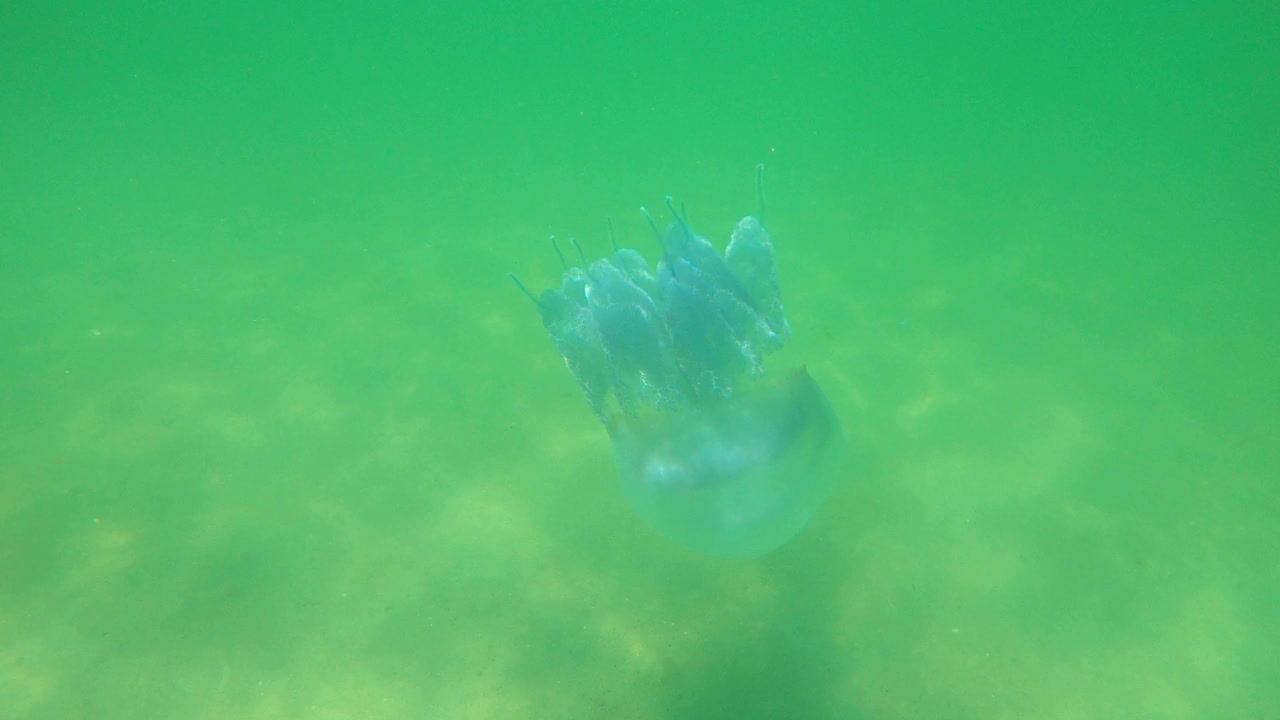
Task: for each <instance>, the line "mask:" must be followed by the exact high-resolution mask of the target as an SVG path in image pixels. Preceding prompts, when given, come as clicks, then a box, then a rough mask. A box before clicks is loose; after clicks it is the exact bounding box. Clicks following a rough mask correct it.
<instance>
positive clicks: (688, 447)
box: [511, 185, 841, 559]
mask: <svg viewBox="0 0 1280 720" xmlns="http://www.w3.org/2000/svg"><path fill="white" fill-rule="evenodd" d="M758 189H759V191H760V213H759V215H760V217H753V216H747V217H746V218H743V220H742V221H740V222H739V223H738V225H737V227H736V228H735V229H734V231H733V235H732V239H731V240H730V243H729V246H728V249H727V250H726V251H725V253H723V254H722V253H721V252H720V251H718V250H716V248H715V246H714V245H712V244H711V242H710V241H709V240H707V239H706V238H704V237H702V236H700V235H698V234H697V233H696V232H694V230H693V229H692V228H691V227H690V225H689V222H688V219H687V218H686V217H684V216H683V214H682V213H678V212H676V210H675V208H674V206H673V205H672V203H671V201H670V198H668V200H667V208H668V209H669V211H670V212H671V214H672V216H673V217H674V218H675V222H674V223H673V224H672V225H671V227H670V228H668V230H667V232H666V233H665V234H663V233H660V232H658V229H657V225H656V223H654V221H653V218H652V217H650V216H649V214H648V213H647V212H646V213H644V214H645V217H646V219H648V220H649V224H650V225H651V226H652V227H653V228H654V232H655V234H657V235H658V237H659V241H660V243H661V245H662V249H663V257H662V259H661V261H660V262H659V264H658V266H657V270H656V272H654V271H653V270H651V269H650V266H649V263H648V261H647V260H645V259H644V257H643V255H641V254H640V253H638V252H636V251H635V250H630V249H626V248H621V249H619V248H616V247H615V249H614V253H613V256H612V257H610V258H602V259H599V260H596V261H594V262H590V263H588V262H587V259H586V257H585V254H584V253H583V252H582V249H581V246H580V245H578V244H577V243H576V242H575V243H574V246H575V248H577V249H578V255H579V257H580V259H581V261H582V267H571V266H570V265H569V264H568V263H567V262H566V261H565V258H564V255H563V254H562V253H560V250H559V247H558V246H556V245H555V244H554V238H553V240H552V242H553V247H554V248H555V249H556V253H557V254H558V255H560V260H561V264H562V265H563V266H564V268H565V271H564V275H563V278H562V282H561V286H560V288H559V289H554V288H553V289H550V290H546V291H544V292H543V293H542V294H541V295H540V296H535V295H534V294H533V293H531V292H529V290H528V289H527V288H526V287H525V286H524V284H523V283H521V282H520V280H519V279H518V278H516V277H515V276H514V275H513V276H511V277H512V279H513V280H514V281H515V282H516V284H517V285H518V286H519V287H520V289H521V291H523V292H524V293H525V294H526V295H528V296H529V298H530V299H532V300H533V302H534V303H535V304H536V305H537V306H538V309H539V312H540V314H541V315H542V321H543V326H544V327H545V328H546V330H547V333H548V334H549V335H550V336H551V338H552V340H553V341H554V342H555V345H556V348H557V349H558V350H559V351H560V353H561V356H562V357H563V358H564V361H565V366H566V367H568V368H569V370H570V372H572V373H573V375H574V377H575V378H577V380H578V382H579V384H580V385H581V386H582V388H583V391H584V393H585V394H586V396H587V400H588V402H589V403H590V404H591V407H592V409H593V410H594V411H595V413H596V416H597V417H598V418H599V419H600V420H601V422H602V423H603V424H604V426H605V428H606V429H607V430H608V432H609V437H610V439H611V441H612V443H613V449H614V455H615V457H616V459H617V463H618V470H619V475H620V476H621V479H622V484H623V488H624V490H625V493H626V496H627V498H628V500H629V501H630V503H631V505H632V507H633V508H634V509H635V511H636V513H637V514H638V515H639V516H640V517H641V518H643V519H644V520H645V521H647V522H648V523H649V524H650V525H652V526H653V527H654V528H655V529H657V530H658V531H659V532H661V533H663V534H664V535H666V536H668V537H670V538H672V539H674V540H676V541H678V542H680V543H683V544H684V545H686V546H688V547H691V548H693V549H695V550H699V551H701V552H704V553H707V554H710V555H715V556H719V557H727V558H741V559H749V558H754V557H758V556H759V555H762V554H764V553H767V552H769V551H770V550H773V549H774V548H777V547H778V546H780V545H782V544H783V543H785V542H786V541H788V540H789V539H791V537H793V536H794V535H795V534H796V533H798V532H799V531H800V530H801V529H802V528H804V526H805V525H806V524H807V523H808V521H809V519H810V518H811V517H812V516H813V514H814V513H815V512H816V511H817V510H818V508H819V506H820V505H821V504H822V502H823V501H824V500H825V499H826V497H827V495H828V494H829V492H830V490H831V487H832V485H833V484H834V482H835V481H836V479H837V477H838V472H837V471H836V467H835V465H836V462H837V456H838V453H839V449H840V445H841V431H840V424H839V421H838V420H837V419H836V417H835V414H834V413H833V412H832V410H831V406H830V403H828V402H827V399H826V397H825V396H824V395H823V393H822V390H821V389H820V388H819V387H818V384H817V383H816V382H815V381H814V380H813V378H812V377H810V376H809V373H808V371H807V370H806V369H805V368H803V367H801V368H799V369H796V370H792V371H789V372H785V373H782V374H778V375H770V374H767V373H766V372H765V367H764V356H765V355H766V354H768V353H771V352H773V351H774V350H777V349H778V348H780V347H782V346H783V344H785V343H786V341H787V340H788V339H789V338H790V336H791V326H790V324H789V323H788V321H787V318H786V313H785V311H784V308H783V305H782V297H781V292H780V289H779V283H778V268H777V260H776V255H775V251H774V246H773V240H772V238H771V237H770V235H769V232H768V231H767V230H766V229H765V227H764V223H763V221H762V220H761V219H760V218H761V217H762V216H763V207H764V192H763V185H760V186H759V187H758Z"/></svg>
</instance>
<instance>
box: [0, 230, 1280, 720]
mask: <svg viewBox="0 0 1280 720" xmlns="http://www.w3.org/2000/svg"><path fill="white" fill-rule="evenodd" d="M516 232H517V231H515V230H513V231H512V234H516ZM347 252H350V253H351V255H350V256H343V257H342V258H339V259H337V260H334V261H333V262H334V263H335V266H342V267H343V268H344V271H343V272H325V271H324V270H323V269H322V268H316V269H313V270H312V271H310V272H307V273H303V275H302V277H298V276H297V275H296V274H293V273H292V271H295V270H296V269H297V266H296V265H291V264H290V260H289V259H288V258H279V257H277V258H265V259H259V261H257V262H255V263H253V264H252V265H247V264H246V265H240V264H238V263H235V262H231V263H230V265H228V266H223V267H216V268H213V269H207V270H189V271H187V274H186V276H185V277H184V278H181V279H175V280H174V284H173V286H172V287H163V286H161V287H151V288H148V289H131V288H129V287H127V286H125V285H121V286H120V287H116V288H114V289H113V290H110V291H108V292H106V293H105V294H106V295H107V296H114V297H116V298H117V299H118V302H117V303H115V304H114V306H113V305H112V304H111V303H105V304H104V303H103V301H102V297H103V290H102V288H101V286H100V285H96V284H94V283H92V282H89V280H90V279H91V278H89V277H88V273H89V272H90V270H91V268H88V267H80V268H78V269H73V270H71V271H69V272H70V275H69V276H65V277H60V278H50V283H55V281H56V292H55V291H52V290H40V289H39V285H38V283H35V284H33V285H31V286H30V287H28V288H26V289H24V290H22V291H21V292H22V293H25V294H22V295H21V296H20V297H16V296H14V297H10V298H8V300H12V301H14V302H9V303H6V307H7V308H10V309H11V310H10V312H11V313H12V312H14V311H13V310H12V309H13V308H18V307H29V306H30V303H31V302H33V301H35V300H45V301H48V302H52V303H55V304H56V308H55V312H53V313H51V314H52V315H53V316H56V317H58V318H59V322H58V323H56V324H55V325H54V326H53V327H50V328H48V329H47V332H45V333H43V334H41V335H39V336H32V337H29V338H28V340H27V342H26V343H25V344H22V345H21V346H19V347H18V348H17V350H16V356H15V357H16V358H17V359H16V361H15V363H16V368H17V370H16V372H17V373H18V378H19V381H20V382H21V384H22V387H23V389H22V390H20V391H18V392H17V393H15V399H14V402H13V404H8V406H7V407H6V409H5V410H4V411H3V419H4V430H5V433H4V438H3V440H2V441H0V442H2V443H3V455H4V457H5V458H6V459H5V461H4V462H3V463H0V473H3V477H2V478H0V528H2V529H0V533H2V536H0V537H2V540H3V543H2V544H0V547H3V548H4V557H3V564H2V565H0V578H2V580H3V582H2V584H0V707H3V708H4V709H5V710H4V712H3V713H2V714H3V715H4V716H5V717H10V718H15V719H26V718H55V717H62V718H69V717H102V718H108V717H120V718H133V717H165V718H211V719H212V718H218V719H223V718H229V717H235V718H246V719H254V718H281V717H292V718H316V719H320V718H404V717H427V718H450V719H467V720H471V719H474V720H489V719H494V720H497V719H502V720H507V719H509V718H550V717H564V718H589V717H609V718H675V717H680V718H685V717H688V718H695V717H699V718H718V717H724V718H782V717H794V718H810V717H814V718H816V717H832V718H834V717H842V718H851V717H867V718H878V719H887V718H903V719H912V720H916V719H918V718H925V717H947V718H982V719H983V720H992V719H998V718H1008V719H1009V720H1013V719H1015V718H1017V719H1022V718H1030V717H1034V718H1041V719H1045V720H1057V719H1063V720H1067V719H1070V720H1084V719H1089V720H1094V719H1097V718H1120V717H1149V718H1206V717H1262V716H1261V715H1258V714H1256V712H1253V711H1254V710H1257V709H1258V708H1275V707H1276V706H1275V704H1274V698H1273V697H1272V696H1271V695H1272V693H1273V690H1264V689H1262V688H1264V687H1265V684H1264V683H1263V682H1262V680H1263V679H1265V678H1266V677H1268V676H1269V673H1272V672H1273V670H1267V669H1266V668H1267V667H1268V666H1269V664H1270V663H1272V662H1273V661H1272V660H1271V658H1272V657H1273V655H1274V652H1273V650H1274V647H1275V640H1276V637H1277V635H1276V630H1277V621H1276V619H1275V617H1274V612H1273V608H1274V604H1273V603H1271V602H1269V601H1268V599H1267V598H1268V597H1269V595H1268V593H1270V592H1273V591H1274V588H1275V587H1276V585H1277V581H1278V580H1280V578H1277V569H1276V565H1275V563H1270V564H1268V563H1262V564H1259V563H1257V562H1254V560H1253V559H1252V558H1255V557H1256V556H1257V555H1258V553H1260V552H1273V551H1274V550H1275V538H1274V536H1273V535H1272V533H1273V527H1274V517H1273V516H1272V515H1270V514H1269V512H1268V508H1270V509H1272V510H1274V506H1275V501H1274V498H1273V495H1274V489H1273V488H1271V487H1270V483H1271V482H1272V481H1273V480H1274V476H1273V475H1268V473H1270V472H1271V471H1272V470H1273V469H1274V468H1272V469H1271V470H1268V469H1267V466H1266V465H1264V464H1262V463H1259V462H1255V461H1252V460H1251V458H1256V457H1259V453H1260V452H1262V448H1263V447H1264V445H1262V443H1263V442H1264V441H1267V440H1270V441H1274V440H1275V438H1274V437H1270V438H1258V437H1252V438H1251V437H1245V438H1239V439H1236V440H1234V441H1233V440H1230V439H1228V438H1226V437H1223V436H1221V435H1214V434H1212V433H1210V432H1208V431H1209V430H1210V429H1211V428H1212V427H1213V426H1214V422H1215V418H1214V417H1213V416H1212V415H1211V412H1212V411H1209V410H1205V409H1203V408H1201V407H1199V406H1197V405H1196V404H1195V403H1193V402H1192V399H1194V398H1193V397H1192V395H1189V394H1188V393H1187V392H1183V391H1180V390H1170V389H1169V388H1170V387H1175V388H1176V387H1178V386H1177V385H1176V383H1174V382H1173V380H1175V379H1177V378H1181V377H1183V376H1184V375H1185V374H1186V373H1188V372H1189V371H1188V367H1187V366H1185V365H1183V364H1180V363H1190V364H1191V365H1194V364H1195V362H1196V361H1197V359H1198V358H1197V353H1198V352H1200V351H1198V350H1197V349H1196V348H1198V347H1200V346H1201V343H1202V342H1206V341H1208V340H1211V338H1201V337H1197V336H1196V335H1195V334H1194V333H1196V332H1197V331H1198V330H1197V329H1196V328H1194V327H1186V328H1179V327H1170V326H1165V325H1162V324H1161V323H1160V322H1154V321H1144V320H1141V319H1131V320H1129V321H1128V322H1127V326H1126V327H1125V328H1124V332H1123V333H1120V339H1117V336H1116V335H1108V336H1106V342H1102V341H1098V340H1094V339H1091V338H1097V337H1098V333H1099V332H1100V331H1101V330H1100V328H1099V326H1097V325H1094V324H1091V323H1094V322H1095V321H1097V320H1098V318H1097V317H1091V316H1089V315H1087V314H1086V315H1084V316H1078V315H1077V316H1075V321H1074V323H1067V322H1062V320H1063V318H1066V317H1069V316H1071V313H1074V312H1077V310H1071V309H1062V308H1060V307H1059V305H1061V304H1065V305H1067V306H1078V303H1077V300H1078V299H1076V298H1071V297H1065V298H1064V297H1063V295H1062V294H1063V293H1064V292H1070V289H1069V288H1064V287H1061V286H1059V285H1057V284H1055V283H1054V282H1052V281H1051V280H1049V279H1047V278H1048V276H1049V274H1048V273H1047V272H1046V268H1045V266H1044V265H1042V264H1041V263H1042V262H1043V259H1041V258H1038V257H1037V255H1036V251H1035V250H1034V248H1032V249H1027V250H1024V251H1021V252H1019V253H1014V254H1013V255H1012V256H1010V255H1007V254H1000V253H995V254H993V255H991V256H987V257H976V258H974V259H973V260H972V261H971V262H970V263H969V265H968V266H967V267H965V268H962V269H961V270H960V271H957V270H956V269H955V268H940V267H929V266H926V265H922V266H919V267H915V268H911V269H910V272H911V273H912V274H913V275H915V276H916V277H919V278H922V279H923V280H924V282H922V283H920V284H919V285H918V286H917V287H913V288H911V289H905V288H904V289H899V290H898V291H896V292H895V294H893V295H890V296H882V297H867V296H865V295H861V294H860V293H859V292H857V289H856V288H850V287H849V285H848V283H847V282H845V281H844V279H843V278H841V277H838V276H837V275H835V274H834V273H830V272H826V271H824V268H823V266H822V264H821V259H820V258H818V257H816V256H804V255H801V254H800V252H799V251H796V250H794V249H790V250H787V251H784V256H783V258H784V259H783V264H784V274H785V271H789V272H790V273H791V276H792V277H796V276H807V277H811V278H813V279H812V281H811V282H809V283H806V284H805V286H804V288H803V290H796V291H794V292H792V293H791V294H790V296H789V297H790V299H791V302H792V308H794V309H793V313H794V316H795V317H794V321H795V325H796V327H797V328H808V329H809V330H808V332H807V333H804V337H802V338H800V339H799V342H798V343H797V345H798V347H797V348H795V349H794V350H791V351H789V352H792V353H794V355H793V356H789V357H788V358H787V360H789V361H796V362H800V361H807V362H808V364H809V367H810V370H811V372H812V373H813V374H814V375H815V376H816V377H819V378H821V380H822V382H823V383H824V385H825V386H826V387H827V388H828V392H829V394H830V395H831V399H832V402H833V404H834V405H835V406H836V409H837V412H839V413H840V414H841V416H842V417H843V418H844V420H845V423H846V425H847V430H848V432H849V434H850V437H851V441H850V449H849V458H848V463H847V470H846V472H847V474H848V480H847V481H846V482H845V483H844V485H843V486H842V487H841V488H840V489H839V490H838V491H837V493H836V495H835V496H834V497H833V498H832V500H831V501H830V503H829V505H828V506H827V507H826V508H825V509H824V510H823V511H822V512H821V513H820V514H819V516H818V518H817V519H816V520H815V521H814V523H813V524H812V525H811V527H810V528H809V529H808V530H806V531H805V532H804V533H802V534H801V535H800V536H799V537H798V538H797V539H796V540H794V541H793V542H792V543H791V544H789V545H788V546H786V547H784V548H783V549H781V550H780V551H778V552H776V553H773V554H771V555H769V556H767V557H765V558H764V559H762V560H759V561H756V562H751V563H734V562H725V561H717V560H711V559H704V558H700V557H697V556H694V555H692V554H690V553H688V552H686V551H684V550H682V549H681V548H679V547H677V546H675V545H672V544H670V543H668V542H666V541H665V540H662V539H660V538H658V537H656V536H655V535H654V534H653V533H651V532H650V531H649V530H648V529H647V528H646V527H645V526H643V525H642V524H641V523H640V522H639V521H638V520H637V519H635V518H634V517H632V515H631V514H630V513H629V511H628V509H627V507H626V505H625V503H624V501H623V499H622V496H621V492H620V489H619V488H618V487H617V486H616V484H615V481H614V477H613V469H612V467H611V465H610V463H611V459H610V455H609V448H608V443H607V440H606V438H605V437H604V434H603V431H602V430H600V428H599V426H598V424H597V423H596V421H595V420H594V418H592V416H591V413H590V412H589V410H588V408H587V407H586V404H585V402H584V401H583V400H582V398H581V397H580V395H579V393H578V390H577V387H576V386H575V384H574V383H573V380H572V379H571V377H570V376H569V374H568V373H567V372H565V371H564V368H563V367H561V366H560V362H559V359H558V358H557V357H555V353H554V351H553V349H552V348H551V346H550V343H549V341H547V340H546V339H545V338H544V337H543V336H542V333H541V329H540V328H539V327H538V323H537V318H536V316H535V313H533V312H532V310H531V308H529V307H528V305H527V301H526V300H524V299H523V298H521V297H519V296H518V294H517V293H515V292H514V291H510V290H508V289H507V288H505V286H501V285H500V284H499V283H501V282H502V270H503V267H502V263H503V262H505V260H504V259H503V258H500V257H498V255H499V253H496V252H495V253H493V255H494V256H493V257H489V256H488V255H487V254H486V253H480V254H479V256H477V257H476V258H475V259H473V260H472V262H474V263H476V264H477V265H475V266H473V267H470V268H468V272H469V273H471V274H472V275H473V276H478V277H492V278H494V279H495V280H494V286H493V287H492V288H490V287H488V286H484V287H480V288H475V289H472V290H469V291H466V292H470V293H471V294H470V295H464V297H469V299H470V302H459V301H458V296H457V294H455V293H453V292H449V291H448V288H450V285H449V284H448V283H447V282H446V280H447V277H448V273H449V272H450V268H451V267H456V263H454V262H452V260H451V258H450V257H449V256H448V255H447V252H449V251H448V250H441V249H438V248H432V247H431V246H429V245H427V246H418V247H414V248H407V247H405V246H397V247H396V248H392V249H389V248H382V249H380V250H379V251H377V252H373V253H370V254H367V255H362V254H361V253H360V252H359V251H357V250H349V251H347ZM452 252H455V253H459V252H462V251H460V250H457V249H454V250H453V251H452ZM552 267H553V269H554V266H552ZM317 275H319V276H321V279H322V280H323V281H322V282H316V280H317V277H316V276H317ZM784 280H785V278H784ZM85 287H93V288H95V290H94V291H92V292H90V291H89V290H85V289H83V288H85ZM452 287H454V288H456V287H457V285H456V284H455V285H453V286H452ZM498 287H502V288H503V290H504V291H506V292H505V293H504V292H499V291H498V290H496V288H498ZM77 288H81V289H77ZM193 288H197V289H196V290H193ZM7 292H8V293H10V295H17V294H18V293H19V292H20V291H19V290H15V289H12V288H10V289H9V290H7ZM169 296H172V297H173V298H177V299H181V300H182V301H183V308H182V309H181V310H174V311H173V312H172V314H169V315H165V314H157V312H156V311H151V314H150V315H149V316H147V317H144V316H143V314H142V313H140V312H139V311H138V309H137V308H138V306H139V304H142V305H146V306H147V307H152V308H155V307H161V306H163V305H164V304H165V298H166V297H169ZM18 300H21V301H22V302H21V303H18V302H17V301H18ZM1046 319H1047V320H1046ZM1046 323H1048V324H1046ZM1054 323H1056V325H1055V324H1054ZM1204 381H1205V382H1206V383H1210V384H1212V383H1214V382H1215V380H1214V379H1213V378H1205V380H1204ZM1201 392H1203V393H1207V394H1211V393H1212V392H1213V389H1212V388H1207V389H1203V390H1196V391H1195V393H1201ZM1231 442H1235V443H1237V444H1236V445H1231V444H1229V443H1231ZM1224 443H1226V444H1224ZM1223 487H1229V488H1231V493H1229V494H1224V493H1222V492H1220V489H1221V488H1223ZM1270 557H1271V558H1272V559H1274V557H1275V556H1274V554H1272V555H1271V556H1270ZM1263 693H1265V696H1264V695H1263Z"/></svg>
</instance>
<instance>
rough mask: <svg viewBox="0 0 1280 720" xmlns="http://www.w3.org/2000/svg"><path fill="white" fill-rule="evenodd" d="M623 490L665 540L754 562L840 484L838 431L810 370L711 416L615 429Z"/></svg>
mask: <svg viewBox="0 0 1280 720" xmlns="http://www.w3.org/2000/svg"><path fill="white" fill-rule="evenodd" d="M608 429H609V436H610V438H611V439H612V441H613V448H614V455H615V456H616V458H617V463H618V472H619V475H620V476H621V479H622V486H623V490H624V491H625V493H626V496H627V499H628V500H629V501H630V503H631V505H632V507H633V508H634V509H635V511H636V513H637V514H638V515H639V516H640V517H641V518H643V519H644V520H645V521H646V522H648V523H649V524H650V525H652V526H653V527H654V528H655V529H657V530H658V531H659V532H661V533H662V534H664V535H666V536H667V537H669V538H671V539H673V540H675V541H677V542H680V543H682V544H684V545H686V546H688V547H691V548H693V549H695V550H699V551H701V552H704V553H706V554H708V555H714V556H718V557H725V558H733V559H751V558H755V557H758V556H760V555H763V554H765V553H767V552H769V551H770V550H773V549H775V548H777V547H779V546H780V545H782V544H783V543H785V542H786V541H788V540H790V539H791V538H792V537H793V536H794V535H795V534H796V533H798V532H799V531H800V530H801V529H802V528H804V526H805V525H806V524H807V523H808V522H809V519H810V518H811V517H812V516H813V514H814V513H815V512H816V511H817V509H818V507H819V506H821V505H822V503H823V501H824V500H825V499H826V497H827V495H828V494H829V492H830V490H831V486H832V484H833V482H834V480H835V478H836V476H837V473H836V471H835V467H834V464H835V461H836V458H837V455H838V451H839V444H840V436H841V433H840V425H839V422H838V421H837V420H836V417H835V415H834V413H832V411H831V406H830V404H829V403H828V402H827V399H826V397H825V396H824V395H823V394H822V391H821V390H820V389H819V388H818V385H817V383H815V382H814V381H813V378H812V377H810V376H809V373H808V371H807V370H806V369H805V368H803V367H802V368H799V369H796V370H793V371H791V372H790V373H787V374H786V375H783V376H780V377H779V378H777V379H774V378H766V379H761V380H760V381H759V382H757V383H753V384H752V385H751V386H749V387H748V388H746V389H745V390H744V391H743V392H741V393H739V394H737V395H735V397H733V398H731V399H728V400H725V401H722V402H719V403H716V404H715V405H713V406H711V407H696V408H694V407H690V408H679V409H675V410H672V411H669V412H654V413H647V414H644V415H640V416H634V417H632V416H622V417H619V418H616V419H615V420H614V421H612V422H610V423H608Z"/></svg>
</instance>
